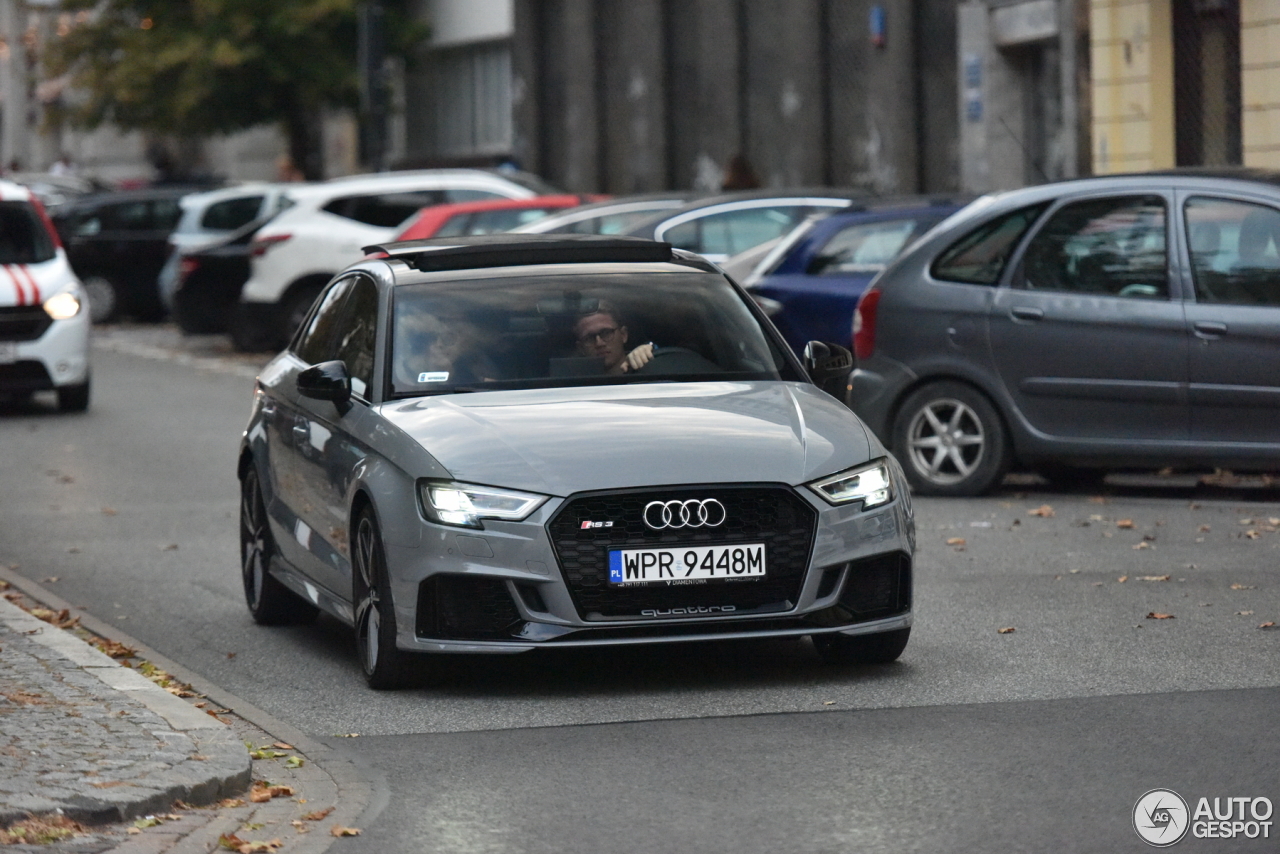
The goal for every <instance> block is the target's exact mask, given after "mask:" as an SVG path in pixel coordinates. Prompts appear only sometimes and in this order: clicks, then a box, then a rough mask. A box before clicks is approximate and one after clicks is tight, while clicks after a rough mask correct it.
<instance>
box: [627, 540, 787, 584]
mask: <svg viewBox="0 0 1280 854" xmlns="http://www.w3.org/2000/svg"><path fill="white" fill-rule="evenodd" d="M764 574H765V566H764V543H740V544H738V545H733V546H687V547H685V548H670V549H619V550H617V551H610V552H609V583H610V584H669V585H674V584H698V583H702V582H706V581H712V580H718V581H728V580H733V579H737V578H751V577H753V576H754V577H759V576H763V575H764Z"/></svg>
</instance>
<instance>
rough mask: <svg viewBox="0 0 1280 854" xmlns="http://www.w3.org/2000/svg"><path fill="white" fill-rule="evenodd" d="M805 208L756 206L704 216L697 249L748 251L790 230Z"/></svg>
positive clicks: (728, 251)
mask: <svg viewBox="0 0 1280 854" xmlns="http://www.w3.org/2000/svg"><path fill="white" fill-rule="evenodd" d="M805 211H806V208H803V207H800V206H792V207H779V208H752V209H749V210H741V211H726V212H725V213H719V214H712V215H711V216H707V217H703V218H702V220H701V222H702V246H701V247H700V248H699V249H696V250H694V251H696V252H705V253H709V254H713V255H714V254H720V255H736V254H738V253H739V252H745V251H746V250H748V249H750V248H751V247H753V246H759V245H760V244H761V243H764V242H765V241H767V240H773V239H774V238H775V237H781V236H782V235H784V234H786V233H787V232H788V231H790V230H791V229H792V228H794V227H795V225H796V223H797V222H799V221H800V219H801V218H803V216H804V214H805ZM668 234H669V233H668ZM672 242H673V243H674V241H672Z"/></svg>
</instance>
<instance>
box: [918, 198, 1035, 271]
mask: <svg viewBox="0 0 1280 854" xmlns="http://www.w3.org/2000/svg"><path fill="white" fill-rule="evenodd" d="M1045 207H1046V205H1033V206H1031V207H1027V208H1022V209H1021V210H1016V211H1014V212H1013V213H1009V214H1005V215H1004V216H1001V217H996V218H995V219H993V220H991V221H989V222H985V223H983V224H982V225H980V226H979V227H978V228H975V229H974V230H973V231H971V232H969V233H968V234H966V235H965V236H964V237H962V238H960V239H959V240H957V241H956V242H955V243H953V244H951V246H950V247H948V248H947V250H946V251H945V252H943V253H942V254H941V255H939V256H938V260H936V261H934V262H933V269H932V270H931V271H930V272H931V273H932V275H933V277H934V278H935V279H943V280H945V281H948V282H960V283H962V284H966V285H994V284H997V283H998V282H999V281H1000V277H1001V276H1002V275H1004V268H1005V265H1006V264H1007V263H1009V256H1010V255H1012V254H1013V250H1014V247H1016V246H1017V245H1018V241H1019V240H1021V239H1022V235H1023V234H1025V233H1026V231H1027V229H1028V228H1029V227H1030V226H1031V223H1033V222H1035V221H1036V218H1037V217H1039V216H1040V213H1041V212H1042V211H1043V210H1044V209H1045Z"/></svg>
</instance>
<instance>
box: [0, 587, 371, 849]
mask: <svg viewBox="0 0 1280 854" xmlns="http://www.w3.org/2000/svg"><path fill="white" fill-rule="evenodd" d="M6 579H8V580H7V581H6ZM0 591H3V596H0V851H5V852H13V854H20V852H23V854H25V852H37V851H39V852H47V854H59V853H60V852H65V854H105V852H115V854H159V852H171V854H194V852H202V854H203V852H210V851H215V850H219V849H223V850H232V851H235V850H239V851H242V852H246V854H253V852H275V851H280V852H282V854H294V852H297V854H318V852H323V851H325V850H326V849H328V848H329V847H330V845H331V844H333V843H334V842H337V841H339V835H338V831H340V830H342V829H343V828H344V827H345V826H346V825H347V824H350V823H352V822H355V821H356V819H357V818H358V816H359V815H360V813H361V812H362V811H363V808H364V806H365V804H367V802H368V798H369V794H370V792H369V789H368V785H367V783H366V782H365V780H364V779H363V778H362V775H360V774H358V773H357V772H356V771H355V769H354V768H353V767H352V766H351V765H350V763H349V762H348V761H346V760H344V759H342V758H341V757H339V756H336V755H335V754H334V753H333V751H331V750H330V749H329V748H327V747H326V746H324V745H321V744H318V743H315V742H312V741H310V740H309V739H307V737H306V736H305V735H303V734H301V733H298V732H296V731H294V730H292V728H290V727H288V726H287V725H284V724H282V723H279V722H277V721H274V720H273V719H271V718H270V717H269V716H267V715H266V714H265V713H262V712H260V711H259V710H256V709H252V707H247V708H248V714H249V715H250V716H251V717H254V718H257V719H258V720H259V721H262V722H265V723H266V724H267V725H268V726H270V727H271V730H270V732H268V731H267V729H266V728H265V727H263V726H260V725H259V724H258V723H254V722H253V721H250V720H249V719H247V718H245V717H244V714H243V712H242V713H239V714H232V713H231V710H230V709H226V708H222V707H221V706H220V705H218V702H233V699H234V698H229V697H225V696H224V697H220V698H219V699H218V700H217V701H215V700H213V699H211V698H208V697H207V692H211V693H217V689H214V688H213V687H212V686H207V685H204V684H201V685H200V686H199V690H200V696H199V697H193V698H192V700H191V701H188V700H184V699H181V698H179V697H178V696H175V695H174V694H173V693H170V692H169V691H166V690H165V689H164V688H161V687H160V686H159V685H157V684H156V683H155V682H152V681H151V680H149V679H147V678H146V677H145V676H143V675H142V674H141V673H139V672H137V670H135V669H131V668H129V667H125V666H122V665H121V664H120V663H119V662H117V661H115V660H113V659H112V658H110V657H108V656H107V655H105V654H103V653H102V652H100V651H99V650H98V649H95V648H94V647H92V646H90V645H89V644H88V643H86V642H85V641H84V640H82V639H81V638H80V637H78V636H77V635H76V634H73V633H72V632H71V631H66V630H63V629H60V628H58V627H56V626H54V625H52V624H50V623H48V622H45V621H43V620H41V619H37V618H36V617H35V616H32V614H30V613H28V612H27V611H25V610H23V608H20V607H18V605H16V604H14V601H22V602H23V604H24V606H25V607H28V608H30V607H33V606H39V605H41V604H44V605H48V606H49V607H50V608H53V609H58V610H60V609H61V608H62V607H66V605H65V603H62V602H61V601H60V600H58V599H57V597H55V596H52V595H51V594H48V593H47V591H43V590H42V589H40V588H39V586H38V585H34V584H32V583H30V582H27V581H25V580H24V579H21V578H20V577H18V576H16V575H14V574H12V573H9V572H7V571H6V570H4V569H3V568H0ZM20 591H21V592H20ZM24 593H25V594H26V595H25V596H24V595H23V594H24ZM32 594H35V595H34V596H33V595H32ZM42 594H43V595H42ZM11 598H12V599H13V600H14V601H10V599H11ZM80 616H81V618H82V619H83V621H84V622H86V623H96V621H94V620H93V619H92V618H91V617H88V616H85V615H80ZM91 628H96V629H106V628H107V627H105V626H96V627H94V626H91ZM94 633H95V634H98V635H103V634H106V632H104V631H95V632H94ZM151 657H152V656H151V655H148V656H147V658H148V660H150V658H151ZM162 664H163V665H164V666H165V669H166V670H170V672H172V670H176V669H178V668H177V667H176V666H175V665H172V664H171V663H169V662H162ZM182 675H183V676H186V675H187V674H182ZM195 681H199V680H198V679H197V680H195ZM197 702H198V703H199V706H198V705H197ZM201 706H202V707H203V708H201ZM211 712H213V713H216V715H215V714H211ZM282 736H283V737H287V738H289V739H290V741H291V742H293V743H286V742H283V741H281V737H282ZM282 748H287V749H282ZM304 749H305V750H306V751H307V753H306V757H305V758H304V756H303V755H302V754H303V750H304ZM251 751H252V753H251ZM316 755H320V756H322V757H324V758H325V760H326V762H325V767H324V768H322V767H320V766H319V765H318V764H316V762H315V761H314V759H315V756H316ZM251 787H252V788H251ZM32 816H36V817H39V818H41V819H45V820H46V823H49V824H52V825H57V824H58V823H60V822H63V823H65V824H67V825H68V826H69V827H71V828H72V829H74V830H76V831H77V832H76V834H75V835H73V836H68V838H65V839H59V840H57V841H54V842H52V843H51V844H35V843H34V842H32V843H30V844H28V843H26V842H24V841H19V842H16V844H13V843H14V842H15V841H16V837H15V836H14V835H13V834H12V833H6V828H13V827H22V826H23V825H21V824H18V825H15V822H24V821H29V820H30V818H31V817H32ZM73 822H74V824H72V823H73ZM37 826H38V825H37ZM6 842H8V843H11V844H8V845H6V844H5V843H6Z"/></svg>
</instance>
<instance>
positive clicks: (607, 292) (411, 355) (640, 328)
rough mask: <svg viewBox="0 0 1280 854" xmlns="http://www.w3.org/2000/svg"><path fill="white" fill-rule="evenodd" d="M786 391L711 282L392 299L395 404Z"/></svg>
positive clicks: (554, 286) (697, 278)
mask: <svg viewBox="0 0 1280 854" xmlns="http://www.w3.org/2000/svg"><path fill="white" fill-rule="evenodd" d="M779 379H786V380H801V379H802V377H801V376H800V373H799V371H798V370H796V368H795V367H794V365H793V363H792V362H791V361H790V359H788V357H787V356H786V355H785V354H784V352H783V350H782V349H781V348H780V347H778V346H777V345H776V344H775V343H774V341H773V339H772V337H771V336H770V335H768V334H766V332H765V330H764V329H763V328H762V327H761V325H760V323H759V322H758V321H757V320H756V318H755V315H753V314H752V313H751V311H750V310H749V309H748V308H747V306H746V305H745V304H744V303H743V301H742V299H741V298H740V297H739V296H738V294H737V292H736V291H735V290H734V289H733V287H732V286H731V285H730V284H729V283H728V281H727V280H725V278H724V277H723V276H720V275H716V274H714V273H694V272H661V271H653V270H648V271H645V272H641V273H637V272H634V271H632V272H626V273H604V274H594V273H592V274H577V275H546V276H533V277H519V278H517V277H503V278H484V279H481V280H462V281H451V282H439V283H430V284H422V285H409V286H404V287H401V288H398V289H397V290H396V294H395V305H394V311H393V328H392V342H391V396H392V397H414V396H419V395H425V394H441V393H449V392H455V391H460V390H467V391H473V390H474V391H479V390H490V389H500V388H538V387H552V386H575V385H600V384H612V383H634V382H671V381H682V382H684V381H702V380H779Z"/></svg>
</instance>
